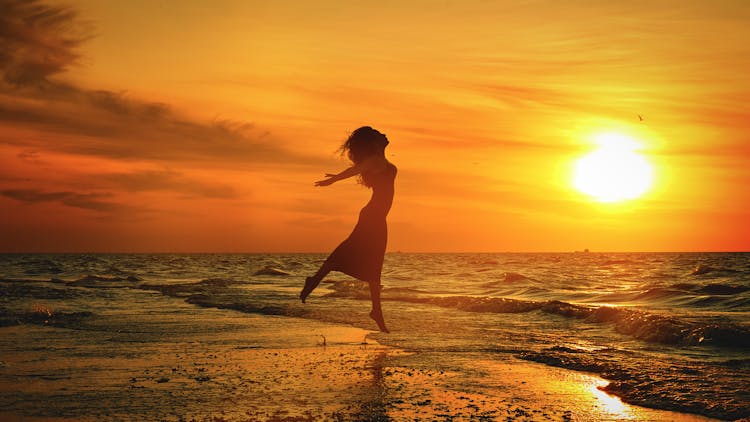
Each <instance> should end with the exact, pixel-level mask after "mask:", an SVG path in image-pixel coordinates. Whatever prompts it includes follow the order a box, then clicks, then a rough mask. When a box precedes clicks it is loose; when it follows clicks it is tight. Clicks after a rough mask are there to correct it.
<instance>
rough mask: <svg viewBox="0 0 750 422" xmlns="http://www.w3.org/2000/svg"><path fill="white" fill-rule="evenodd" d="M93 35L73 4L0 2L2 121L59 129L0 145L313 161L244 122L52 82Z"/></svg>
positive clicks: (246, 162)
mask: <svg viewBox="0 0 750 422" xmlns="http://www.w3.org/2000/svg"><path fill="white" fill-rule="evenodd" d="M91 33H92V30H91V26H90V25H88V24H86V23H85V22H82V21H81V20H80V19H79V18H78V16H77V13H76V11H75V10H73V9H71V8H67V7H61V6H49V5H46V4H44V3H42V2H40V1H35V0H31V1H24V0H0V127H2V126H8V127H20V128H24V129H32V130H36V131H41V132H46V133H53V134H55V135H60V136H58V137H57V138H56V139H55V142H49V141H48V140H47V139H39V138H37V139H35V138H34V137H23V138H14V137H9V136H7V135H6V136H2V137H0V143H5V144H11V145H16V146H19V147H23V148H28V149H48V150H55V151H60V152H65V153H73V154H82V155H91V156H98V157H106V158H114V159H129V160H142V159H146V160H158V161H178V162H185V161H189V162H198V163H202V164H205V165H217V163H219V162H220V163H222V165H224V166H231V167H233V168H247V167H252V166H258V165H260V164H267V163H277V164H278V163H288V164H293V165H300V164H302V165H304V164H314V163H318V162H319V159H318V158H314V157H310V156H305V155H302V154H298V153H296V152H295V151H290V150H287V149H285V148H283V147H282V146H281V145H280V144H279V141H278V140H276V139H274V137H273V136H272V135H270V134H269V133H267V132H266V131H264V130H262V129H258V128H256V127H255V126H254V125H253V124H251V123H248V122H240V121H231V120H222V119H217V120H214V121H210V122H199V121H195V120H193V119H190V118H187V117H185V116H182V115H181V114H180V113H178V112H176V111H174V110H173V109H172V108H171V107H170V106H169V105H167V104H164V103H161V102H150V101H144V100H141V99H136V98H131V97H129V96H128V95H127V92H113V91H107V90H91V89H85V88H82V87H79V86H76V85H73V84H69V83H66V82H63V81H60V80H58V79H57V76H58V75H59V74H62V73H64V72H69V71H72V70H74V68H75V65H76V64H77V61H78V59H79V54H78V53H77V48H78V47H79V46H80V45H81V43H83V42H84V41H85V40H87V39H88V38H90V36H91V35H90V34H91ZM40 138H41V137H40Z"/></svg>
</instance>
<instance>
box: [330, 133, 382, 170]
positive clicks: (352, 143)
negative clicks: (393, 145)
mask: <svg viewBox="0 0 750 422" xmlns="http://www.w3.org/2000/svg"><path fill="white" fill-rule="evenodd" d="M387 145H388V138H386V137H385V135H384V134H382V133H380V132H378V131H377V130H375V129H373V128H371V127H370V126H362V127H361V128H359V129H357V130H355V131H354V132H352V134H351V135H349V139H347V140H346V142H344V145H342V146H341V153H342V154H344V153H346V155H347V156H348V157H349V159H350V160H352V162H354V163H355V164H356V163H360V162H362V161H364V160H365V159H367V158H369V157H371V156H373V155H383V154H384V151H385V147H386V146H387Z"/></svg>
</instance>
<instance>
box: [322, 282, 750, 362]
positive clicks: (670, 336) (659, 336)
mask: <svg viewBox="0 0 750 422" xmlns="http://www.w3.org/2000/svg"><path fill="white" fill-rule="evenodd" d="M331 289H332V290H333V292H332V293H330V294H329V296H332V297H348V298H353V299H358V300H369V298H370V293H369V289H368V288H367V284H366V283H362V282H337V283H332V285H331ZM670 292H671V291H670V290H665V291H654V292H652V293H650V295H664V294H671V293H670ZM390 293H391V292H388V290H384V291H383V295H382V298H383V300H390V301H400V302H409V303H421V304H429V305H435V306H440V307H444V308H452V309H457V310H461V311H466V312H480V313H481V312H487V313H522V312H532V311H541V312H544V313H548V314H553V315H559V316H563V317H568V318H577V319H583V320H586V321H588V322H596V323H606V324H613V326H614V329H615V331H617V332H619V333H621V334H626V335H629V336H631V337H634V338H636V339H639V340H642V341H646V342H652V343H662V344H671V345H701V344H711V345H716V346H720V347H745V348H746V347H750V328H748V327H746V326H740V325H737V324H732V323H729V322H721V323H706V322H691V321H686V320H682V319H679V318H677V317H673V316H668V315H662V314H655V313H649V312H645V311H641V310H637V309H632V308H625V307H612V306H589V305H579V304H573V303H568V302H562V301H557V300H550V301H532V300H521V299H510V298H505V297H488V296H440V297H434V296H433V297H426V296H417V295H408V294H390ZM646 294H648V292H646Z"/></svg>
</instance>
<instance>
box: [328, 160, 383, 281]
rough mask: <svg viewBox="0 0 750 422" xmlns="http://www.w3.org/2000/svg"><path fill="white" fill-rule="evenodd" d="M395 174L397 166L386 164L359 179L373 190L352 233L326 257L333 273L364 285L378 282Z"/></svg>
mask: <svg viewBox="0 0 750 422" xmlns="http://www.w3.org/2000/svg"><path fill="white" fill-rule="evenodd" d="M396 172H397V170H396V166H394V165H393V164H391V163H387V165H386V166H385V168H383V169H382V170H380V171H378V172H376V173H375V172H373V173H369V174H363V175H362V177H363V179H365V181H366V182H367V183H368V184H369V185H370V187H371V188H372V197H371V198H370V202H368V203H367V205H365V206H364V208H362V211H360V212H359V220H358V221H357V225H356V226H354V230H352V233H351V234H350V235H349V237H347V238H346V240H344V241H343V242H341V244H340V245H339V246H338V247H337V248H336V249H335V250H334V251H333V252H331V255H329V256H328V259H327V260H326V262H327V263H328V264H329V265H330V268H331V269H332V270H333V271H340V272H342V273H344V274H347V275H350V276H352V277H355V278H358V279H360V280H363V281H368V282H370V281H377V282H379V281H380V272H381V270H382V269H383V257H384V255H385V246H386V243H387V242H388V226H387V225H386V222H385V218H386V216H387V215H388V211H390V209H391V204H392V203H393V192H394V186H393V185H394V181H395V179H396Z"/></svg>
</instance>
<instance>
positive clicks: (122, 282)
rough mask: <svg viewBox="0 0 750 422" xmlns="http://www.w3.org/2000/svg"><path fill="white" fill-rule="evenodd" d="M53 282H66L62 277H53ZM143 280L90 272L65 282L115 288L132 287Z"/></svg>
mask: <svg viewBox="0 0 750 422" xmlns="http://www.w3.org/2000/svg"><path fill="white" fill-rule="evenodd" d="M50 281H52V282H65V281H64V280H60V279H51V280H50ZM138 281H141V279H140V278H139V277H136V276H134V275H128V276H126V277H124V276H104V275H93V274H88V275H85V276H83V277H81V278H79V279H77V280H74V281H68V282H65V283H66V284H68V285H69V286H76V287H97V288H115V287H132V286H133V283H135V282H138Z"/></svg>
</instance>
